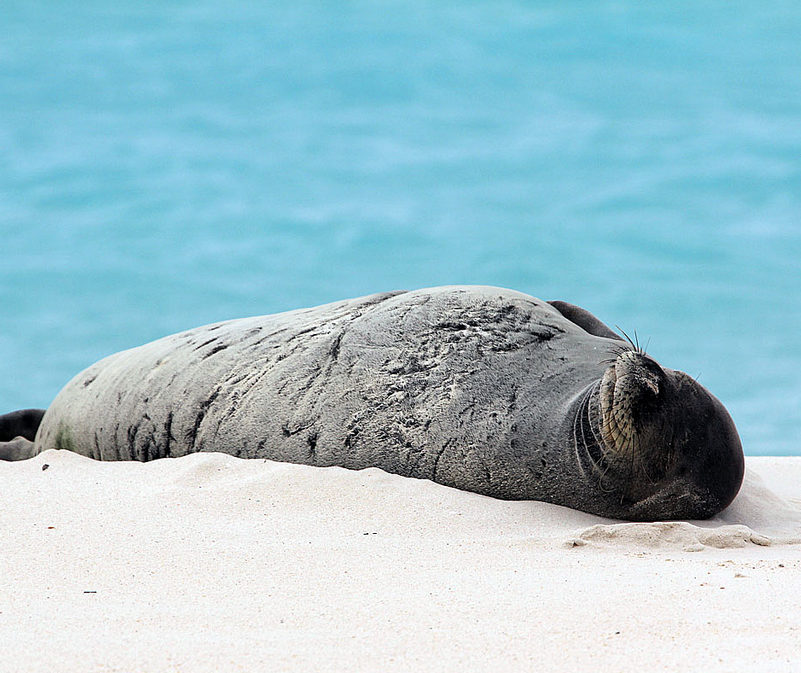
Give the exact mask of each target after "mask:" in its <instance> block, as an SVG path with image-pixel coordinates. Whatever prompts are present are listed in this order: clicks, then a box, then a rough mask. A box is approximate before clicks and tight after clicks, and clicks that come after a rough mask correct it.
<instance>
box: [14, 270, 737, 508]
mask: <svg viewBox="0 0 801 673" xmlns="http://www.w3.org/2000/svg"><path fill="white" fill-rule="evenodd" d="M21 445H22V446H21ZM6 447H7V448H6V450H5V454H6V456H5V457H6V458H11V459H14V458H26V457H29V456H30V455H33V454H34V453H38V452H39V451H43V450H46V449H54V448H57V449H70V450H72V451H77V452H79V453H81V454H84V455H86V456H90V457H92V458H96V459H101V460H130V459H135V460H151V459H154V458H161V457H167V456H182V455H184V454H187V453H191V452H195V451H222V452H225V453H230V454H233V455H235V456H240V457H243V458H269V459H272V460H280V461H288V462H294V463H305V464H309V465H319V466H331V465H339V466H342V467H346V468H352V469H360V468H366V467H379V468H382V469H384V470H386V471H388V472H394V473H397V474H401V475H406V476H410V477H419V478H426V479H432V480H434V481H436V482H439V483H441V484H445V485H447V486H453V487H456V488H460V489H464V490H468V491H474V492H476V493H481V494H484V495H488V496H493V497H498V498H506V499H531V500H543V501H547V502H551V503H556V504H560V505H566V506H568V507H573V508H576V509H580V510H584V511H586V512H591V513H594V514H598V515H601V516H606V517H613V518H622V519H632V520H652V519H674V518H689V519H700V518H707V517H710V516H712V515H714V514H715V513H717V512H719V511H720V510H722V509H723V508H725V507H726V506H727V505H728V504H729V503H730V502H731V501H732V499H733V498H734V496H735V495H736V494H737V491H738V490H739V487H740V484H741V481H742V476H743V453H742V447H741V445H740V440H739V437H738V435H737V431H736V429H735V427H734V423H733V422H732V420H731V418H730V417H729V414H728V413H727V411H726V409H725V408H724V407H723V405H722V404H721V403H720V402H719V401H718V400H717V399H716V398H715V397H714V396H713V395H712V394H710V393H709V392H708V391H707V390H706V389H705V388H703V387H702V386H701V385H699V384H698V383H697V382H696V381H695V380H693V379H692V378H691V377H689V376H687V375H686V374H684V373H683V372H679V371H674V370H671V369H665V368H663V367H661V366H660V365H659V364H657V363H656V361H655V360H653V359H652V358H651V357H649V356H648V355H647V354H645V353H644V352H643V351H642V350H640V349H639V348H637V347H636V346H634V345H633V344H631V343H628V342H626V341H624V340H622V339H621V338H620V337H618V336H617V335H616V334H615V333H614V332H612V331H611V330H610V329H609V328H608V327H607V326H606V325H604V324H603V323H602V322H601V321H600V320H598V319H597V318H595V317H594V316H593V315H591V314H590V313H589V312H587V311H585V310H584V309H581V308H579V307H576V306H573V305H571V304H567V303H564V302H553V303H552V304H551V303H548V302H544V301H541V300H539V299H535V298H533V297H530V296H528V295H525V294H522V293H519V292H514V291H511V290H504V289H501V288H493V287H481V286H450V287H441V288H432V289H424V290H418V291H414V292H394V293H386V294H376V295H371V296H368V297H362V298H359V299H352V300H348V301H341V302H336V303H333V304H327V305H325V306H319V307H317V308H312V309H306V310H298V311H290V312H288V313H280V314H276V315H270V316H262V317H257V318H246V319H242V320H231V321H228V322H221V323H217V324H213V325H208V326H205V327H199V328H197V329H193V330H189V331H187V332H182V333H180V334H175V335H173V336H168V337H165V338H163V339H160V340H158V341H154V342H152V343H149V344H146V345H144V346H140V347H138V348H134V349H131V350H127V351H123V352H121V353H117V354H115V355H112V356H110V357H107V358H105V359H104V360H101V361H100V362H98V363H97V364H95V365H93V366H91V367H89V368H88V369H87V370H85V371H84V372H82V373H80V374H78V376H76V377H75V378H74V379H73V380H72V381H70V382H69V383H68V384H67V386H66V387H65V388H64V389H63V390H62V391H61V392H60V393H59V394H58V396H57V397H56V399H55V400H54V402H53V404H52V405H51V406H50V408H49V409H48V410H47V413H46V414H45V416H44V418H43V420H42V423H41V426H40V427H39V430H38V433H37V435H36V441H35V444H32V443H30V442H26V441H25V440H22V441H20V440H16V444H14V445H13V446H12V445H11V443H8V444H6Z"/></svg>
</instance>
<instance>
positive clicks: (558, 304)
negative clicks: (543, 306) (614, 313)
mask: <svg viewBox="0 0 801 673" xmlns="http://www.w3.org/2000/svg"><path fill="white" fill-rule="evenodd" d="M548 303H549V304H550V305H551V306H553V307H554V308H555V309H556V310H557V311H559V313H561V314H562V315H563V316H564V317H565V318H567V319H568V320H569V321H570V322H572V323H575V324H576V325H578V326H579V327H581V329H583V330H584V331H585V332H589V333H590V334H593V335H594V336H599V337H606V338H607V339H616V340H617V341H623V339H622V338H621V337H620V336H618V335H617V334H615V333H614V332H613V331H612V330H611V329H609V328H608V327H607V326H606V325H604V324H603V323H602V322H601V321H600V320H598V318H596V317H595V316H594V315H593V314H592V313H590V312H589V311H587V310H586V309H583V308H581V307H580V306H576V305H575V304H568V303H567V302H566V301H549V302H548Z"/></svg>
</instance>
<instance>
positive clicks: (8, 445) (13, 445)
mask: <svg viewBox="0 0 801 673" xmlns="http://www.w3.org/2000/svg"><path fill="white" fill-rule="evenodd" d="M35 455H36V448H35V446H34V443H33V442H32V441H30V440H29V439H25V437H15V438H14V439H12V440H11V441H10V442H0V460H27V459H28V458H33V457H34V456H35Z"/></svg>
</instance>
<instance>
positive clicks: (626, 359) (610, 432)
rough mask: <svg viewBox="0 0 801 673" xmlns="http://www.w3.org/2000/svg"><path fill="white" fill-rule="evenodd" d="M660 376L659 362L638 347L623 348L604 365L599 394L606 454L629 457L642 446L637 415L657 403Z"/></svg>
mask: <svg viewBox="0 0 801 673" xmlns="http://www.w3.org/2000/svg"><path fill="white" fill-rule="evenodd" d="M663 376H664V374H663V372H662V369H661V368H660V367H659V365H658V364H656V362H655V361H654V360H652V359H651V358H649V357H648V356H647V355H645V354H644V353H641V352H639V351H629V350H627V351H624V352H623V353H621V354H620V355H618V357H617V358H616V359H615V361H614V363H613V364H611V365H610V366H609V367H608V368H607V369H606V371H605V372H604V375H603V378H602V379H601V386H600V390H599V397H600V406H601V424H600V425H601V436H602V437H603V440H604V444H605V445H606V446H605V448H606V450H607V451H606V453H607V456H608V457H613V456H619V457H621V458H626V457H629V458H630V457H631V456H632V454H633V453H635V452H638V451H640V450H641V448H642V447H641V446H640V444H641V439H642V437H641V429H642V428H641V425H642V424H641V422H640V419H642V418H643V416H644V414H643V412H644V411H647V410H648V409H653V407H654V406H655V405H656V404H657V401H658V398H659V394H660V390H661V387H662V386H661V381H662V377H663ZM610 452H611V453H612V454H613V456H609V455H608V454H609V453H610Z"/></svg>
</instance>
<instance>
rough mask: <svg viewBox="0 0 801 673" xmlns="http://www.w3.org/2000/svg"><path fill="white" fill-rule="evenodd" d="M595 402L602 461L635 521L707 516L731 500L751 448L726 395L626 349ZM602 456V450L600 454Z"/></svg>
mask: <svg viewBox="0 0 801 673" xmlns="http://www.w3.org/2000/svg"><path fill="white" fill-rule="evenodd" d="M594 397H595V399H594V403H593V404H592V405H590V418H588V421H589V422H590V424H591V426H592V430H593V431H594V432H593V435H594V436H595V437H596V438H597V440H598V441H597V446H596V447H594V448H595V451H591V452H590V455H591V456H592V458H593V462H594V464H595V467H596V468H598V469H600V471H601V474H602V475H603V477H602V479H601V486H602V487H604V484H608V483H610V482H611V483H613V484H614V485H615V486H616V488H615V489H614V490H615V491H616V492H617V493H618V494H620V498H621V499H622V500H623V501H624V502H625V503H627V504H628V505H629V510H628V511H629V516H628V517H627V518H630V519H639V520H644V519H706V518H708V517H710V516H713V515H714V514H717V513H718V512H719V511H721V510H722V509H724V508H725V507H727V506H728V505H729V503H731V501H732V500H733V499H734V497H735V496H736V495H737V491H738V490H739V489H740V484H741V483H742V479H743V466H744V459H743V450H742V445H741V444H740V438H739V436H738V435H737V430H736V429H735V427H734V422H733V421H732V419H731V417H730V416H729V414H728V412H727V411H726V409H725V407H724V406H723V405H722V404H721V403H720V401H719V400H718V399H717V398H716V397H715V396H714V395H712V394H711V393H710V392H709V391H708V390H706V388H704V387H703V386H701V385H700V384H699V383H698V382H697V381H695V380H694V379H693V378H692V377H690V376H688V375H687V374H685V373H684V372H680V371H674V370H671V369H665V368H663V367H661V366H660V365H659V364H658V363H657V362H656V361H655V360H654V359H652V358H651V357H649V356H648V355H646V354H645V353H644V352H642V351H641V350H639V349H634V350H628V349H626V350H623V351H622V352H620V354H619V355H618V356H617V357H616V358H615V359H614V361H612V362H611V364H610V365H609V367H608V368H607V369H606V371H605V372H604V375H603V377H602V379H601V382H600V384H599V385H598V387H597V388H596V389H595V395H594ZM593 454H594V455H593Z"/></svg>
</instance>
